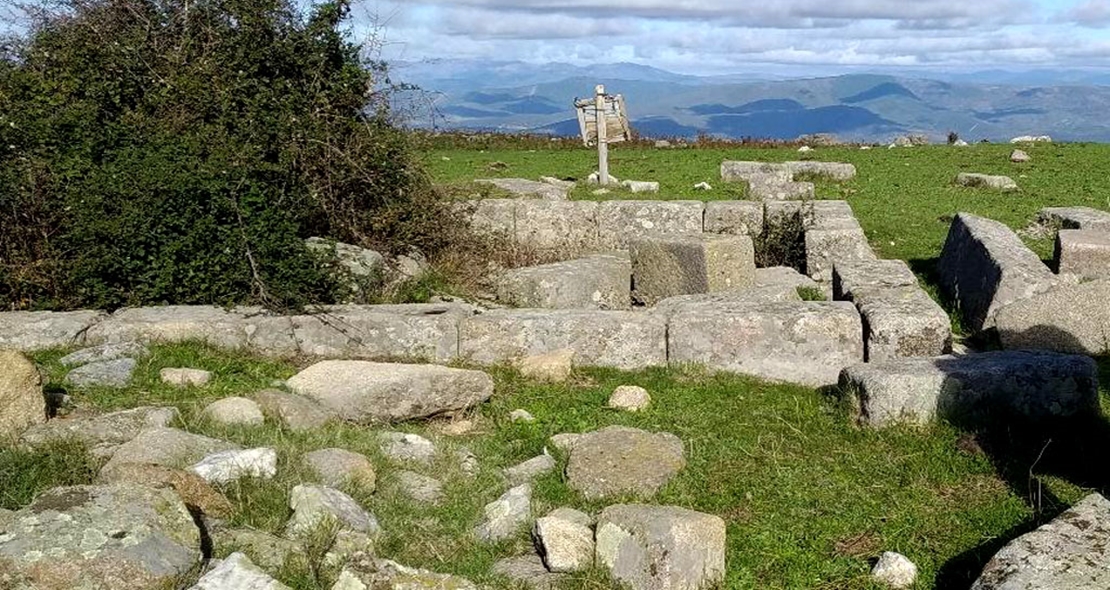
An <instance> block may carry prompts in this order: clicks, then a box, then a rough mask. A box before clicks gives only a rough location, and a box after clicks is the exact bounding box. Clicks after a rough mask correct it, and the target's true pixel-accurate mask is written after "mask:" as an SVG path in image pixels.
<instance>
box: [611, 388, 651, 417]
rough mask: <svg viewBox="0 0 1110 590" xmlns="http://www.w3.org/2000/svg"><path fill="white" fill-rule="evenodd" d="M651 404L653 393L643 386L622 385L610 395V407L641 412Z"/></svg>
mask: <svg viewBox="0 0 1110 590" xmlns="http://www.w3.org/2000/svg"><path fill="white" fill-rule="evenodd" d="M649 404H651V395H650V394H649V393H648V392H647V390H646V389H644V388H643V387H638V386H636V385H621V386H620V387H617V388H616V389H614V390H613V394H612V395H610V396H609V407H610V408H615V409H618V410H625V411H627V412H639V411H641V410H644V409H646V408H647V407H648V405H649Z"/></svg>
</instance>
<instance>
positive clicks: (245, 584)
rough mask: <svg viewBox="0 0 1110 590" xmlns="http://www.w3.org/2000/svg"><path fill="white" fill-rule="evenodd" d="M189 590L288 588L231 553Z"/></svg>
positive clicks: (242, 556) (244, 559)
mask: <svg viewBox="0 0 1110 590" xmlns="http://www.w3.org/2000/svg"><path fill="white" fill-rule="evenodd" d="M189 590H289V586H286V585H285V584H282V583H281V582H279V581H277V580H275V579H273V578H271V577H270V576H269V575H268V574H267V573H266V572H264V571H262V568H260V567H258V566H257V565H254V564H253V563H251V560H250V558H248V557H247V556H246V555H243V554H242V553H232V554H231V555H228V556H227V557H226V558H224V559H220V560H216V561H215V562H213V564H212V567H211V568H210V569H209V570H208V572H207V573H205V574H204V575H203V576H201V578H200V579H199V580H197V583H196V585H194V586H193V587H191V588H190V589H189Z"/></svg>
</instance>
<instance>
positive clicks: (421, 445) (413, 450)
mask: <svg viewBox="0 0 1110 590" xmlns="http://www.w3.org/2000/svg"><path fill="white" fill-rule="evenodd" d="M379 439H380V445H381V449H382V454H383V455H385V456H386V458H388V459H389V460H390V461H394V462H397V463H404V462H413V463H430V462H431V461H432V459H434V458H435V456H436V446H435V445H434V444H432V441H430V440H428V439H426V438H424V437H422V436H420V435H419V434H410V433H407V432H383V433H381V434H380V435H379Z"/></svg>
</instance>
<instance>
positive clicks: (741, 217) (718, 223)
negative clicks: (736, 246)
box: [703, 201, 763, 237]
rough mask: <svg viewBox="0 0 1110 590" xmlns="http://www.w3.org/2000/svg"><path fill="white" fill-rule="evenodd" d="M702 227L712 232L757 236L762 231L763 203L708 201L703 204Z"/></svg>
mask: <svg viewBox="0 0 1110 590" xmlns="http://www.w3.org/2000/svg"><path fill="white" fill-rule="evenodd" d="M703 229H704V230H705V231H706V232H708V233H714V234H731V235H736V236H752V237H755V236H758V235H759V234H761V233H763V203H756V202H754V201H709V202H708V203H706V204H705V220H704V222H703Z"/></svg>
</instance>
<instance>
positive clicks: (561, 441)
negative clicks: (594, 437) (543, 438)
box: [548, 432, 584, 453]
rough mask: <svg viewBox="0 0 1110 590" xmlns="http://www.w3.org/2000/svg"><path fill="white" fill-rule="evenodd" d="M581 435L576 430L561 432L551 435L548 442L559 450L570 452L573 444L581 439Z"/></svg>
mask: <svg viewBox="0 0 1110 590" xmlns="http://www.w3.org/2000/svg"><path fill="white" fill-rule="evenodd" d="M583 436H584V435H582V434H578V433H577V432H561V433H559V434H554V435H552V436H551V438H550V439H549V440H548V442H550V443H551V446H553V447H555V448H556V449H558V450H559V452H562V453H570V451H571V449H573V448H574V445H576V444H578V441H580V440H582V437H583Z"/></svg>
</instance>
